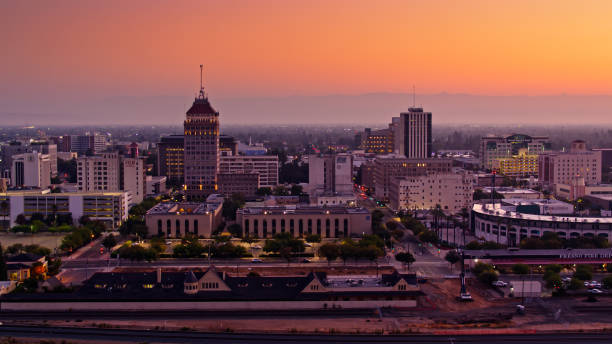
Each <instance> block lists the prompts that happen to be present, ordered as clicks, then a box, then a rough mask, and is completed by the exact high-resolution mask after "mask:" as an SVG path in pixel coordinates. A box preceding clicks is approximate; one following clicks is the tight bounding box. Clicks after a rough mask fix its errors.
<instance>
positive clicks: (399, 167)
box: [373, 155, 453, 200]
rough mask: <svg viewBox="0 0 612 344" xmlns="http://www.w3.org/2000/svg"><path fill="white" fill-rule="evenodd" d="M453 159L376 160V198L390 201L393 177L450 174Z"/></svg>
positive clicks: (394, 158)
mask: <svg viewBox="0 0 612 344" xmlns="http://www.w3.org/2000/svg"><path fill="white" fill-rule="evenodd" d="M452 164H453V161H452V159H408V158H404V157H400V156H396V155H388V156H385V157H378V158H376V159H375V160H374V168H373V170H374V185H375V186H374V189H375V194H376V198H378V199H381V200H388V199H389V187H390V185H391V179H392V178H393V177H408V176H419V175H424V174H428V173H450V172H451V170H452Z"/></svg>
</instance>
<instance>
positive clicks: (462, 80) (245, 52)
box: [0, 1, 612, 125]
mask: <svg viewBox="0 0 612 344" xmlns="http://www.w3.org/2000/svg"><path fill="white" fill-rule="evenodd" d="M453 5H454V3H452V2H447V1H433V2H427V3H420V2H396V1H386V2H383V3H382V4H376V5H373V4H368V3H367V2H358V1H355V2H350V3H346V2H342V1H336V2H327V1H326V2H319V1H315V2H309V3H308V4H307V5H305V4H299V3H297V2H295V3H289V2H278V1H266V2H265V3H257V4H255V3H249V2H231V1H230V2H191V1H182V2H179V3H178V4H176V5H175V4H173V5H172V6H170V5H168V4H166V3H164V2H146V3H144V2H139V1H130V2H127V3H125V2H115V3H113V2H105V3H95V2H72V1H65V2H59V3H54V4H48V3H42V2H41V3H39V4H38V5H37V6H28V5H25V4H21V3H6V4H3V5H0V6H2V12H3V13H10V14H11V15H8V16H6V18H5V20H4V21H3V23H2V24H0V25H1V26H2V27H3V30H1V32H2V33H0V35H1V37H2V38H3V41H4V42H6V49H7V51H11V54H4V55H3V56H2V57H0V64H2V65H3V66H5V67H7V68H3V69H2V71H1V72H0V75H1V76H2V77H1V78H0V80H2V81H0V89H2V91H3V92H2V94H1V95H0V105H1V108H0V117H2V119H4V120H5V122H6V123H7V124H17V125H22V124H50V123H58V124H66V123H75V124H86V123H92V124H96V123H97V122H96V121H98V120H99V118H100V116H105V118H108V119H109V120H111V121H115V122H117V124H134V123H138V122H140V121H143V120H150V121H151V122H152V123H154V124H168V123H176V122H178V121H180V119H181V117H182V114H183V113H184V111H185V110H186V109H187V108H188V104H189V103H190V99H191V98H192V97H193V96H194V95H195V94H196V93H197V91H198V84H199V83H198V81H199V73H198V70H197V67H198V65H200V64H204V80H205V85H206V87H207V90H208V93H209V95H210V98H211V100H212V101H213V102H215V103H216V104H219V108H220V109H221V110H222V111H223V112H224V114H226V123H228V124H230V123H249V122H251V123H255V122H260V121H259V120H260V119H264V120H268V121H270V122H271V123H287V124H296V123H304V122H305V121H304V120H303V119H302V118H304V112H306V111H308V112H310V113H314V115H313V116H309V117H308V118H309V121H308V122H307V123H339V122H347V121H348V120H350V119H352V120H354V121H355V122H357V123H365V122H368V120H369V118H370V117H376V116H380V118H385V117H387V116H389V115H396V114H397V113H399V112H401V111H405V109H406V108H407V107H409V106H411V105H412V97H411V93H412V89H413V86H415V85H416V93H417V94H418V96H417V102H418V103H419V104H417V105H423V107H424V108H425V109H426V110H427V111H432V112H433V113H434V115H435V116H436V118H437V119H438V122H439V123H453V122H455V123H466V122H471V121H481V122H482V121H483V119H486V118H487V116H486V115H487V113H488V115H489V116H498V115H499V116H500V117H504V116H508V114H507V113H501V114H498V113H494V112H492V111H491V109H492V108H504V107H509V108H510V109H509V110H508V111H507V112H508V113H509V114H511V115H512V116H514V115H518V116H517V117H516V118H515V119H512V120H514V121H519V122H521V123H530V124H532V123H540V124H541V123H542V122H543V121H542V120H538V119H537V118H534V116H533V114H534V113H540V114H546V115H553V114H554V115H555V116H556V117H557V118H556V122H559V123H568V124H571V123H577V122H578V121H582V116H575V114H576V112H578V111H585V109H586V111H587V113H588V114H589V119H590V120H591V121H592V122H593V123H602V124H609V123H610V122H611V120H610V119H609V118H612V116H610V115H609V112H608V110H607V109H608V108H609V107H610V104H612V85H611V84H610V83H609V81H608V80H610V76H612V68H610V67H609V66H608V64H607V61H608V60H609V57H610V55H612V50H610V49H609V48H608V47H607V45H606V44H603V43H605V42H606V40H608V38H609V37H608V36H609V34H608V33H609V32H612V30H611V29H612V28H610V27H609V26H610V24H609V21H607V20H606V18H605V14H606V13H609V11H606V10H605V8H604V7H605V6H612V5H609V4H606V3H601V2H594V1H593V2H587V3H586V4H585V3H581V4H580V6H579V7H578V6H577V5H576V4H575V3H573V2H570V1H566V2H547V1H543V2H538V3H529V2H518V3H513V4H497V3H496V4H491V3H489V2H485V1H469V2H463V3H462V4H461V7H457V8H454V7H453ZM279 29H280V30H279ZM41 51H44V55H41ZM41 56H44V58H42V59H41V58H40V57H41ZM372 94H375V95H379V94H382V95H389V96H395V97H399V98H401V100H400V102H398V101H397V100H395V101H392V102H391V104H387V103H388V102H389V101H388V100H382V101H380V102H376V101H374V102H373V103H372V104H371V105H370V107H371V108H367V109H365V110H364V111H361V112H359V111H356V112H354V113H355V116H353V117H352V118H342V117H341V116H340V118H338V119H337V120H336V119H335V116H330V114H333V113H334V112H338V111H339V110H346V111H347V112H350V111H353V110H359V109H355V108H353V107H350V106H348V105H346V104H344V107H342V104H343V103H345V102H351V101H353V100H355V99H356V98H357V99H358V98H365V100H363V102H367V101H368V100H370V99H369V98H368V97H370V96H371V95H372ZM449 97H450V98H455V99H450V100H449V99H448V98H449ZM462 97H467V98H466V99H460V98H462ZM33 98H35V100H36V101H33ZM347 98H348V99H347ZM326 101H327V102H326ZM148 102H151V103H152V104H148ZM308 102H311V103H312V104H311V106H307V107H304V103H308ZM329 102H331V104H330V103H329ZM438 102H449V103H450V105H452V106H448V107H449V108H445V107H444V104H438ZM252 103H255V104H256V105H257V106H259V107H255V110H257V112H255V113H250V114H249V113H248V111H246V110H245V108H248V107H249V106H250V105H251V104H252ZM381 105H382V107H381ZM232 107H233V108H232ZM300 108H302V109H303V111H302V112H300V111H297V110H296V111H295V113H289V114H287V111H292V110H293V109H300ZM479 108H484V110H483V113H478V111H474V109H479ZM275 109H276V110H275ZM521 109H525V110H526V111H527V113H526V114H524V116H521V115H522V113H521V112H522V111H521ZM142 113H148V114H149V113H150V116H149V115H148V114H147V115H146V116H143V115H142ZM318 114H320V115H319V116H318ZM258 116H264V117H263V118H261V117H258ZM266 116H267V117H266ZM253 117H257V119H253ZM576 117H579V120H578V119H577V118H576ZM457 118H461V119H462V121H458V120H457ZM512 120H508V122H507V123H511V121H512ZM493 121H496V122H498V120H497V119H495V120H489V121H488V122H493ZM369 122H370V123H371V122H378V121H376V120H374V121H372V120H370V121H369ZM485 122H486V121H485Z"/></svg>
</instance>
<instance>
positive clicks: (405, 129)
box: [396, 107, 432, 159]
mask: <svg viewBox="0 0 612 344" xmlns="http://www.w3.org/2000/svg"><path fill="white" fill-rule="evenodd" d="M397 129H398V130H397V131H398V134H399V138H398V140H396V142H397V144H398V145H399V147H398V149H399V154H401V155H404V156H405V157H407V158H410V159H423V158H430V157H431V152H432V150H431V112H423V108H417V107H411V108H409V109H408V112H402V113H401V114H400V123H399V125H398V126H397Z"/></svg>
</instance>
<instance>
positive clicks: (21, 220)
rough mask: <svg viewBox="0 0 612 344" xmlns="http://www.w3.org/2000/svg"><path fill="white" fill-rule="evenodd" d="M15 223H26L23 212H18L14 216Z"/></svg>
mask: <svg viewBox="0 0 612 344" xmlns="http://www.w3.org/2000/svg"><path fill="white" fill-rule="evenodd" d="M15 223H16V224H18V225H21V226H23V225H25V224H27V223H28V220H27V219H26V217H25V215H23V214H19V215H17V217H16V218H15Z"/></svg>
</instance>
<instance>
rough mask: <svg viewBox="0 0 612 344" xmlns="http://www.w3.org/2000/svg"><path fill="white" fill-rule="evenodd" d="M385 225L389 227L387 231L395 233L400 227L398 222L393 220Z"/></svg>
mask: <svg viewBox="0 0 612 344" xmlns="http://www.w3.org/2000/svg"><path fill="white" fill-rule="evenodd" d="M385 225H386V226H387V229H388V230H390V231H394V230H396V229H397V227H398V224H397V222H396V221H393V220H391V221H387V223H386V224H385Z"/></svg>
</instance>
